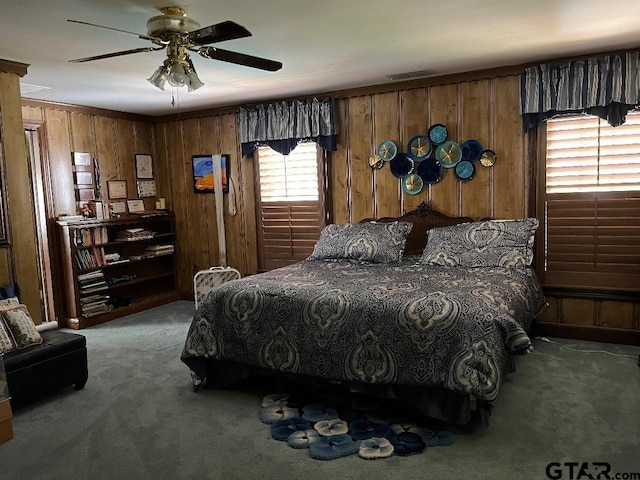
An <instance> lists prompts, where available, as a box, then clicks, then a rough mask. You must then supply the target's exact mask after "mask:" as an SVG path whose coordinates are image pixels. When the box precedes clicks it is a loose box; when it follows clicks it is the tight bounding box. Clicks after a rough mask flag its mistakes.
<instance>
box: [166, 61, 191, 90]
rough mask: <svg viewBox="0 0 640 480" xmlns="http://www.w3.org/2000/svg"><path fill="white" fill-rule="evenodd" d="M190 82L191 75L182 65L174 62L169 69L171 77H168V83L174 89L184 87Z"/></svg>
mask: <svg viewBox="0 0 640 480" xmlns="http://www.w3.org/2000/svg"><path fill="white" fill-rule="evenodd" d="M188 81H189V75H188V74H187V71H186V69H185V68H184V67H183V66H182V64H180V63H178V62H174V63H172V64H171V66H170V67H169V75H167V82H169V85H171V86H172V87H184V86H185V85H186V84H187V82H188Z"/></svg>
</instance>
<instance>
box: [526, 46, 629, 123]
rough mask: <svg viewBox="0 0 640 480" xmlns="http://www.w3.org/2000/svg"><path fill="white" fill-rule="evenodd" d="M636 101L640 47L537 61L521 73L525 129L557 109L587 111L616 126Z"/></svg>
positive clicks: (574, 111) (567, 111) (560, 111)
mask: <svg viewBox="0 0 640 480" xmlns="http://www.w3.org/2000/svg"><path fill="white" fill-rule="evenodd" d="M639 104H640V51H633V52H625V53H616V54H610V55H605V56H602V57H598V58H588V59H584V60H577V61H573V62H569V63H565V64H561V65H552V64H543V65H538V66H535V67H530V68H527V69H526V70H525V72H524V73H523V74H522V75H521V76H520V114H521V115H522V119H523V122H524V129H525V131H526V130H529V129H530V128H532V127H535V126H536V125H537V124H538V123H540V122H542V121H544V120H546V119H548V118H551V117H553V116H554V115H557V114H560V113H588V114H590V115H596V116H598V117H600V118H603V119H605V120H607V122H609V124H611V125H612V126H614V127H617V126H618V125H622V124H623V123H624V121H625V117H626V115H627V112H629V110H633V109H634V108H636V106H638V105H639Z"/></svg>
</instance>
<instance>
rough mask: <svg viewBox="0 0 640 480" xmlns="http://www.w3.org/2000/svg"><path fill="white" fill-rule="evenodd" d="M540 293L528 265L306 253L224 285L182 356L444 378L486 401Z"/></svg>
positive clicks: (519, 344) (518, 349)
mask: <svg viewBox="0 0 640 480" xmlns="http://www.w3.org/2000/svg"><path fill="white" fill-rule="evenodd" d="M544 303H545V299H544V296H543V294H542V290H541V288H540V285H539V283H538V280H537V278H536V276H535V273H534V272H533V270H531V269H508V268H488V267H487V268H484V267H483V268H464V267H444V266H432V265H422V264H418V263H416V261H415V259H405V260H403V262H402V263H401V264H399V265H389V264H363V263H358V262H353V261H351V262H350V261H346V260H337V261H328V260H306V261H303V262H300V263H297V264H295V265H292V266H288V267H284V268H280V269H277V270H272V271H270V272H267V273H262V274H259V275H253V276H249V277H245V278H242V279H240V280H234V281H232V282H228V283H226V284H223V285H222V286H220V287H219V288H217V289H216V290H214V291H213V292H211V293H210V294H209V296H208V297H207V298H206V299H205V301H204V302H203V303H202V304H201V305H200V308H199V309H198V311H197V312H196V314H195V317H194V319H193V321H192V323H191V326H190V328H189V332H188V335H187V339H186V342H185V346H184V350H183V352H182V356H181V358H182V361H183V362H184V363H186V364H187V365H188V366H189V367H190V368H191V370H192V374H194V372H195V375H194V376H195V377H196V378H195V379H194V381H200V380H202V379H198V378H197V376H198V375H203V373H202V372H203V371H204V370H203V369H202V368H200V367H201V363H203V362H206V361H208V360H209V359H225V360H233V361H236V362H240V363H242V364H248V365H253V366H258V367H263V368H267V369H271V370H276V371H281V372H287V373H295V374H303V375H308V376H313V377H321V378H324V379H330V380H337V381H345V382H364V383H369V384H379V385H385V384H393V385H398V384H399V385H418V386H440V387H444V388H446V389H448V390H452V391H454V392H457V393H460V394H472V395H474V396H475V397H476V398H478V399H481V400H483V401H484V402H486V403H487V404H489V405H491V404H493V403H494V402H495V399H496V397H497V395H498V391H499V389H500V386H501V384H502V381H503V375H504V371H505V366H506V363H507V362H508V361H509V360H510V359H509V355H511V354H518V353H525V352H526V351H528V349H529V347H530V346H531V343H530V340H529V337H528V336H527V333H526V331H527V330H528V327H529V326H530V324H531V322H532V320H533V319H534V318H535V316H536V315H537V314H538V313H539V312H540V310H541V309H542V307H543V305H544Z"/></svg>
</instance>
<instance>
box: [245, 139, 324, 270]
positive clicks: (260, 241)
mask: <svg viewBox="0 0 640 480" xmlns="http://www.w3.org/2000/svg"><path fill="white" fill-rule="evenodd" d="M310 143H315V142H310ZM267 146H268V145H267ZM259 154H260V148H257V149H256V150H254V152H253V160H254V180H255V192H256V197H255V198H256V201H255V204H256V237H257V249H258V251H257V254H258V259H257V260H258V272H265V271H269V270H272V269H274V268H279V267H281V266H285V265H290V264H293V263H297V262H299V261H301V260H304V258H306V257H307V256H308V255H304V258H303V257H302V256H297V257H292V258H291V259H288V260H284V259H269V258H267V252H266V250H267V248H268V247H269V245H268V242H267V241H266V239H265V237H264V224H263V221H262V218H263V211H264V210H265V209H266V208H269V207H272V206H274V205H277V206H278V207H289V208H291V207H294V208H295V207H296V206H302V207H305V206H307V205H308V204H310V203H316V202H305V201H299V200H294V201H278V202H263V201H262V197H261V191H260V168H259ZM328 157H329V155H328V153H327V152H326V150H324V149H323V148H321V147H320V146H318V145H317V144H316V164H317V168H318V171H317V172H318V173H317V178H318V200H317V213H318V223H317V237H318V238H319V236H320V231H321V230H322V228H323V227H324V226H325V225H326V224H327V223H330V221H331V214H330V195H329V185H328V179H329V178H330V175H329V158H328ZM290 231H291V230H290ZM291 235H293V234H291ZM316 241H317V238H314V240H313V243H314V244H315V242H316ZM312 250H313V249H312V248H311V249H310V251H309V252H308V254H309V255H310V254H311V251H312Z"/></svg>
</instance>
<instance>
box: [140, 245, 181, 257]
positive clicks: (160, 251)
mask: <svg viewBox="0 0 640 480" xmlns="http://www.w3.org/2000/svg"><path fill="white" fill-rule="evenodd" d="M173 250H174V247H173V245H171V244H168V245H149V246H148V247H147V248H145V249H144V251H145V254H147V255H151V256H159V255H170V254H172V253H173Z"/></svg>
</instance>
